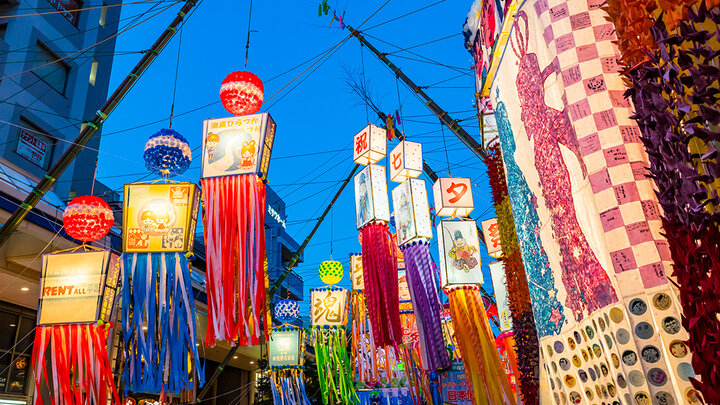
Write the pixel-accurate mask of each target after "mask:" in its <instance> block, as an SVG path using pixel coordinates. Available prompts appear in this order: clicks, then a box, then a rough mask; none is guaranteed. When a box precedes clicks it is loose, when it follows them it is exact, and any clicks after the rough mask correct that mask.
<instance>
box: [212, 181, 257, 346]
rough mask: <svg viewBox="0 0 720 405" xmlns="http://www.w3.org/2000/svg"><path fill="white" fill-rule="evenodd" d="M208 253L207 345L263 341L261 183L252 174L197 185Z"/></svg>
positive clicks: (251, 343) (243, 344)
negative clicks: (223, 342)
mask: <svg viewBox="0 0 720 405" xmlns="http://www.w3.org/2000/svg"><path fill="white" fill-rule="evenodd" d="M201 184H202V192H203V200H204V201H205V215H203V231H204V233H205V247H206V250H207V294H208V327H207V336H206V345H207V346H208V347H212V346H214V345H215V341H216V340H224V341H228V342H230V341H234V340H238V344H240V345H241V346H246V345H256V344H259V343H260V338H261V337H262V336H264V337H265V338H267V331H266V330H265V328H264V322H263V316H264V315H263V314H264V310H265V269H264V261H265V205H266V194H265V183H263V182H262V180H260V178H259V177H258V176H256V175H255V174H247V175H239V176H225V177H214V178H206V179H202V180H201Z"/></svg>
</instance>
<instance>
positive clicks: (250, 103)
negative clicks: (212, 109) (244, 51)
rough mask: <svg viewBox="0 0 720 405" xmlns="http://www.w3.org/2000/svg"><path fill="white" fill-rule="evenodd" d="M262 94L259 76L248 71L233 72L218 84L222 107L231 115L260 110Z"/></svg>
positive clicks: (252, 112)
mask: <svg viewBox="0 0 720 405" xmlns="http://www.w3.org/2000/svg"><path fill="white" fill-rule="evenodd" d="M263 96H264V89H263V84H262V81H261V80H260V78H258V77H257V76H255V75H254V74H252V73H250V72H245V71H242V72H233V73H230V74H229V75H227V77H226V78H225V80H223V82H222V85H221V86H220V100H222V104H223V107H225V109H226V110H228V112H229V113H230V114H233V115H248V114H254V113H256V112H258V111H259V110H260V107H261V106H262V102H263Z"/></svg>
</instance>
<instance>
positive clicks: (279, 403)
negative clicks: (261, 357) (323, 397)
mask: <svg viewBox="0 0 720 405" xmlns="http://www.w3.org/2000/svg"><path fill="white" fill-rule="evenodd" d="M299 315H300V305H299V304H298V302H297V301H293V300H281V301H278V303H277V304H275V319H277V320H278V321H279V322H280V323H281V325H280V326H275V327H273V328H272V333H271V334H270V342H269V348H268V357H269V365H270V370H271V382H270V388H271V390H272V394H273V402H274V403H275V404H276V405H310V400H309V399H308V397H307V394H306V393H305V381H304V377H303V369H304V366H303V358H304V353H305V334H304V333H303V330H302V328H299V327H297V326H295V325H291V324H290V323H291V322H293V321H295V320H296V319H297V318H298V316H299Z"/></svg>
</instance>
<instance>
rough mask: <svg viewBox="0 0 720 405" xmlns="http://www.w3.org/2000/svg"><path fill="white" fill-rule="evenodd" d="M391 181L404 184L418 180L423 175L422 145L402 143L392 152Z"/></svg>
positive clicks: (408, 142) (390, 162)
mask: <svg viewBox="0 0 720 405" xmlns="http://www.w3.org/2000/svg"><path fill="white" fill-rule="evenodd" d="M388 163H389V164H390V180H392V181H394V182H396V183H402V182H404V181H405V180H407V179H414V178H417V177H418V176H420V175H421V174H422V170H423V159H422V144H420V143H417V142H410V141H400V143H399V144H398V145H397V146H396V147H395V149H393V150H392V152H390V161H389V162H388Z"/></svg>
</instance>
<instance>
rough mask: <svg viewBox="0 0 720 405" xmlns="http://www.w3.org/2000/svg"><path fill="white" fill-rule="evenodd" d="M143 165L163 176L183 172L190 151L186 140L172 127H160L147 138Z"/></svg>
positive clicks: (188, 165) (188, 161) (189, 159)
mask: <svg viewBox="0 0 720 405" xmlns="http://www.w3.org/2000/svg"><path fill="white" fill-rule="evenodd" d="M143 159H144V160H145V167H147V169H148V170H150V172H151V173H154V174H158V175H160V176H162V177H163V178H166V177H174V176H177V175H179V174H182V173H185V171H186V170H187V169H188V167H190V161H191V160H192V151H191V150H190V145H189V144H188V142H187V140H185V138H183V136H182V135H180V134H179V133H178V132H176V131H173V130H172V129H161V130H160V131H158V132H156V133H155V134H154V135H152V136H151V137H150V139H148V141H147V143H146V144H145V153H144V154H143Z"/></svg>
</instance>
